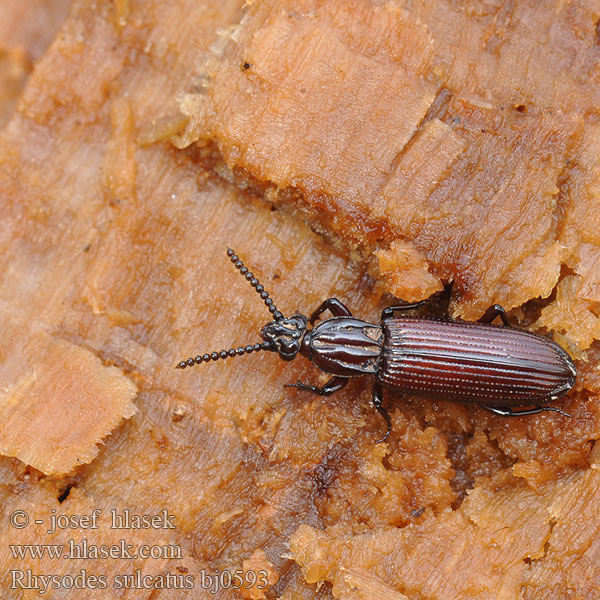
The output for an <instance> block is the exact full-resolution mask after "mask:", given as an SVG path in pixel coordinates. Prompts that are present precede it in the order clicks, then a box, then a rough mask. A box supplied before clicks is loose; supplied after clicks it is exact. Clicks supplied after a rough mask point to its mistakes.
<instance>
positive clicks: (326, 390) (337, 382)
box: [284, 377, 348, 396]
mask: <svg viewBox="0 0 600 600" xmlns="http://www.w3.org/2000/svg"><path fill="white" fill-rule="evenodd" d="M347 383H348V379H347V378H346V377H332V378H331V379H330V380H329V381H328V382H327V383H325V385H323V386H322V387H317V386H315V385H309V384H308V383H302V382H300V381H297V382H296V383H286V384H285V386H284V387H295V388H296V389H298V390H301V391H303V392H312V393H313V394H318V395H319V396H329V395H331V394H334V393H335V392H338V391H339V390H341V389H342V388H343V387H344V386H345V385H346V384H347Z"/></svg>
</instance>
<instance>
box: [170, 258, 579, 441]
mask: <svg viewBox="0 0 600 600" xmlns="http://www.w3.org/2000/svg"><path fill="white" fill-rule="evenodd" d="M227 254H228V256H229V257H230V259H231V262H232V263H233V264H234V265H235V267H236V268H237V269H238V270H239V271H240V273H241V274H242V275H244V276H245V278H246V279H247V280H248V282H249V283H250V285H251V286H252V287H254V288H255V289H256V291H257V292H258V293H259V294H260V296H261V298H262V300H263V301H264V303H265V304H266V306H267V308H268V309H269V310H270V312H271V314H272V315H273V318H274V320H273V321H272V322H270V323H267V325H265V326H264V328H263V329H262V331H261V336H262V338H263V340H264V341H263V342H262V343H260V344H253V345H248V346H242V347H239V348H237V349H236V348H230V349H229V350H221V351H220V352H212V353H210V354H204V355H198V356H196V357H195V358H188V359H187V360H182V361H180V362H179V363H178V364H177V368H179V369H184V368H186V367H188V366H193V365H194V364H199V363H201V362H208V361H210V360H217V359H224V358H227V357H233V356H239V355H242V354H249V353H251V352H257V351H259V350H268V351H270V352H277V353H278V354H279V356H280V358H282V359H283V360H292V359H294V358H295V357H296V356H297V354H298V353H300V354H302V355H303V356H305V357H306V358H308V359H309V360H311V361H313V362H314V364H315V365H316V366H317V367H319V369H321V370H322V371H325V372H326V373H330V374H331V375H333V377H331V379H330V380H329V381H327V383H325V385H323V386H322V387H316V386H313V385H309V384H306V383H301V382H297V383H291V384H288V385H287V386H286V387H295V388H297V389H299V390H303V391H309V392H313V393H315V394H319V395H329V394H333V393H334V392H337V391H338V390H340V389H342V388H343V387H344V386H345V385H346V383H348V380H349V378H350V377H357V376H360V375H372V376H373V380H374V385H373V405H374V406H375V408H376V409H377V411H378V412H379V413H380V414H381V415H382V416H383V418H384V419H385V421H386V423H387V430H386V433H385V435H384V436H383V437H382V438H381V439H380V440H378V441H380V442H381V441H384V440H386V439H387V437H388V436H389V434H390V431H391V428H392V424H391V419H390V416H389V414H388V412H387V411H386V409H385V408H384V407H383V406H382V398H383V388H388V389H391V390H395V391H398V392H403V393H405V394H409V395H412V396H422V397H426V398H432V399H440V400H454V401H457V402H469V403H472V404H477V405H478V406H482V407H483V408H486V409H487V410H490V411H491V412H493V413H495V414H498V415H502V416H522V415H531V414H536V413H539V412H542V411H554V412H558V413H560V414H563V415H565V416H570V415H568V414H567V413H565V412H563V411H562V410H560V409H559V408H555V407H552V406H548V405H549V404H550V403H551V402H554V401H555V400H557V399H558V398H560V397H561V396H564V395H565V394H566V393H567V392H568V391H569V390H570V389H571V388H572V387H573V385H574V383H575V377H576V376H577V369H576V368H575V365H574V363H573V361H572V360H571V357H570V356H569V355H568V354H567V352H566V351H565V350H563V348H561V347H560V346H559V345H558V344H556V343H554V342H553V341H551V340H549V339H547V338H545V337H543V336H541V335H537V334H535V333H530V332H528V331H523V330H520V329H515V328H513V327H510V325H509V323H508V319H507V318H506V315H505V313H504V309H503V308H502V307H501V306H498V305H494V306H492V307H491V308H490V309H489V310H488V311H487V312H486V313H485V314H484V315H483V317H482V318H481V319H480V320H479V321H478V322H476V323H470V322H464V321H452V320H442V319H429V318H418V317H407V316H396V314H397V313H400V312H403V311H406V310H410V309H414V308H417V307H418V306H421V305H422V304H423V302H418V303H415V304H402V305H398V306H389V307H387V308H385V309H384V310H383V312H382V314H381V323H380V324H379V325H376V324H373V323H368V322H367V321H363V320H361V319H357V318H355V317H353V316H352V313H351V312H350V311H349V310H348V308H346V306H345V305H344V304H342V303H341V302H340V301H339V300H337V299H336V298H328V299H327V300H325V301H324V302H323V303H322V304H321V305H320V306H319V307H318V308H317V309H316V310H315V311H314V312H313V313H312V314H311V316H310V319H309V318H307V317H305V316H304V315H301V314H297V315H292V316H291V317H285V316H284V315H283V314H282V313H281V312H280V311H279V310H277V307H276V306H275V304H274V303H273V301H272V300H271V298H270V297H269V294H268V292H267V291H266V290H265V289H264V287H263V286H262V285H261V284H260V282H259V281H258V279H257V278H256V277H254V275H253V274H252V273H251V272H250V271H248V268H247V267H245V266H244V263H243V262H242V261H241V260H240V258H239V257H238V256H237V254H235V252H234V251H233V250H230V249H228V250H227ZM326 310H329V312H331V314H332V315H333V317H332V318H329V319H327V320H325V321H321V322H319V323H318V324H317V325H316V326H314V327H312V329H308V325H309V324H310V325H314V323H315V321H317V319H318V318H319V317H320V315H321V314H322V313H323V312H325V311H326ZM496 317H500V318H501V319H502V321H503V323H504V326H498V325H492V324H491V322H492V321H493V320H494V319H495V318H496ZM515 407H521V410H514V408H515ZM523 407H531V408H523Z"/></svg>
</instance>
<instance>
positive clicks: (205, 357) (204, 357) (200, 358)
mask: <svg viewBox="0 0 600 600" xmlns="http://www.w3.org/2000/svg"><path fill="white" fill-rule="evenodd" d="M227 256H229V258H230V260H231V262H232V263H233V265H234V266H235V268H236V269H237V270H238V271H239V272H240V273H241V274H242V275H243V276H244V277H245V278H246V280H247V281H248V283H249V284H250V285H251V286H252V287H253V288H254V289H255V290H256V292H257V294H259V295H260V297H261V298H262V300H263V302H264V303H265V305H266V307H267V308H268V309H269V311H270V312H271V314H272V315H273V318H274V319H275V322H278V321H281V320H282V319H283V318H284V316H283V314H282V313H281V312H279V310H277V307H276V306H275V304H274V302H273V300H271V298H270V297H269V292H267V290H265V288H264V286H263V285H262V284H261V283H260V281H259V280H258V278H257V277H254V274H253V273H251V272H250V271H249V270H248V267H246V266H245V265H244V263H243V262H242V261H241V260H240V257H239V256H238V255H237V254H236V253H235V252H234V251H233V250H232V249H231V248H227ZM260 350H270V351H275V350H276V348H275V347H274V345H273V343H272V342H270V341H264V342H260V343H256V344H248V345H247V346H240V347H239V348H229V349H228V350H220V351H219V352H207V353H205V354H198V355H196V356H195V357H191V356H190V358H188V359H186V360H181V361H179V362H178V363H177V365H176V366H175V368H176V369H185V368H186V367H193V366H194V365H199V364H200V363H203V362H209V361H211V360H218V359H220V358H222V359H224V358H228V357H234V356H242V355H243V354H251V353H252V352H259V351H260Z"/></svg>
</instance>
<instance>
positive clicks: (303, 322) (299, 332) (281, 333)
mask: <svg viewBox="0 0 600 600" xmlns="http://www.w3.org/2000/svg"><path fill="white" fill-rule="evenodd" d="M307 326H308V319H307V318H306V317H305V316H304V315H292V316H291V317H283V318H281V319H279V320H277V321H273V322H271V323H267V324H266V325H265V326H264V327H263V329H262V331H261V332H260V335H261V337H262V338H263V340H265V342H270V344H271V348H272V350H273V351H276V352H278V353H279V356H280V357H281V358H282V359H283V360H292V359H293V358H295V357H296V354H298V351H299V350H300V346H301V344H302V338H303V337H304V334H305V333H306V328H307Z"/></svg>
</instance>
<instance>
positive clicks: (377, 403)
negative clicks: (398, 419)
mask: <svg viewBox="0 0 600 600" xmlns="http://www.w3.org/2000/svg"><path fill="white" fill-rule="evenodd" d="M373 406H374V407H375V410H377V412H378V413H379V414H380V415H381V416H382V417H383V418H384V419H385V422H386V424H387V429H386V432H385V433H384V435H383V437H380V438H379V439H378V440H377V441H376V442H375V443H376V444H379V443H381V442H385V440H387V439H388V437H389V436H390V433H391V432H392V419H391V418H390V414H389V413H388V411H387V410H386V409H385V408H384V406H383V388H382V386H381V382H380V381H377V380H375V383H374V384H373Z"/></svg>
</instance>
